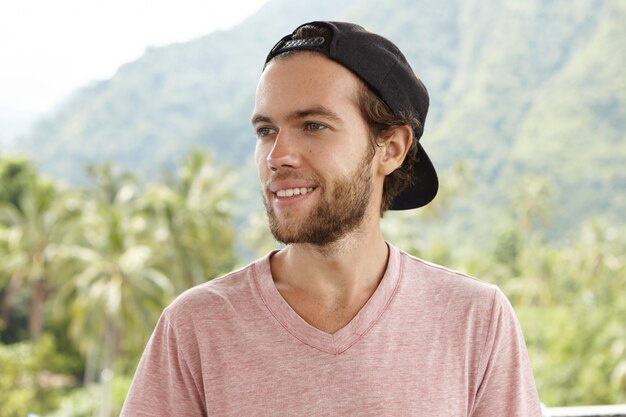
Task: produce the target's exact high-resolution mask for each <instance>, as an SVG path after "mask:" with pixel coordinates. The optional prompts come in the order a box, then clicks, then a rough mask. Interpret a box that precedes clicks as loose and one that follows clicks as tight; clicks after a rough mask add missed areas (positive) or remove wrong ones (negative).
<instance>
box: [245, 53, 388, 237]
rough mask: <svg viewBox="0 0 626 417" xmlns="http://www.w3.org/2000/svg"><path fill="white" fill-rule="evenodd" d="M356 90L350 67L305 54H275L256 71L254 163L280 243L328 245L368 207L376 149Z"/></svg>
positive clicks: (355, 223) (357, 223)
mask: <svg viewBox="0 0 626 417" xmlns="http://www.w3.org/2000/svg"><path fill="white" fill-rule="evenodd" d="M358 87H359V81H358V79H357V78H356V76H355V75H354V74H352V73H351V72H350V71H349V70H348V69H346V68H344V67H343V66H341V65H339V64H337V63H335V62H333V61H331V60H329V59H327V58H326V57H324V56H322V55H319V54H316V53H308V52H304V53H297V54H295V55H292V56H289V57H285V58H279V59H275V60H274V61H272V62H271V63H270V64H269V65H268V67H267V68H266V69H265V71H264V73H263V75H262V76H261V79H260V81H259V85H258V88H257V94H256V106H255V110H254V115H253V120H252V122H253V125H254V128H255V130H256V132H257V138H258V139H257V146H256V161H257V166H258V170H259V177H260V179H261V189H262V194H263V200H264V203H265V207H266V210H267V213H268V218H269V222H270V229H271V230H272V233H273V234H274V237H275V238H276V239H277V240H278V241H281V242H283V243H311V244H316V245H326V244H329V243H332V242H334V241H336V240H338V239H339V238H341V237H342V236H344V235H345V234H346V233H349V232H351V231H353V230H355V229H356V228H358V227H359V226H360V225H361V223H362V221H363V218H364V216H365V213H366V212H367V211H368V210H369V209H371V207H372V202H371V199H372V189H373V185H372V178H373V171H372V163H371V161H372V157H373V155H374V152H373V150H372V149H371V147H370V144H369V139H368V134H369V133H368V127H367V124H366V123H365V120H364V118H363V116H362V115H361V112H360V110H359V107H358V104H357V91H358ZM375 207H377V206H375Z"/></svg>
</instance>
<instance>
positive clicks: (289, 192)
mask: <svg viewBox="0 0 626 417" xmlns="http://www.w3.org/2000/svg"><path fill="white" fill-rule="evenodd" d="M312 191H313V187H309V188H306V187H302V188H287V189H284V190H278V191H276V192H275V193H274V194H276V196H278V197H293V196H294V195H304V194H308V193H310V192H312Z"/></svg>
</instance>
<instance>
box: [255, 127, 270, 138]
mask: <svg viewBox="0 0 626 417" xmlns="http://www.w3.org/2000/svg"><path fill="white" fill-rule="evenodd" d="M272 133H273V129H272V128H270V127H259V128H258V129H257V130H256V135H257V137H259V138H264V137H266V136H269V135H271V134H272Z"/></svg>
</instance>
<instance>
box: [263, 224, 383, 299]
mask: <svg viewBox="0 0 626 417" xmlns="http://www.w3.org/2000/svg"><path fill="white" fill-rule="evenodd" d="M368 224H369V225H370V227H366V225H368ZM388 252H389V249H388V247H387V245H386V243H385V241H384V240H383V238H382V235H381V233H380V227H379V222H364V223H363V224H362V226H361V227H360V228H358V229H357V230H355V231H353V232H351V233H350V234H348V235H346V236H344V237H343V238H341V239H340V240H339V241H337V242H334V243H332V244H330V245H326V246H323V247H320V246H316V245H310V244H292V245H288V246H287V247H286V248H285V249H283V250H282V251H280V252H279V253H277V254H275V255H274V256H273V257H272V258H271V261H270V262H271V266H272V274H273V278H274V282H275V283H276V286H277V288H278V289H279V290H281V289H297V290H299V291H302V292H304V293H308V294H310V295H313V296H317V297H325V296H329V297H333V298H337V297H338V298H341V299H344V300H346V299H350V298H351V297H352V295H353V294H363V292H364V291H365V292H369V293H370V295H371V293H373V292H374V290H375V289H376V287H377V286H378V283H379V282H380V280H381V279H382V276H383V274H384V271H385V269H386V266H387V258H388Z"/></svg>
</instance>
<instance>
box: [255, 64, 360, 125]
mask: <svg viewBox="0 0 626 417" xmlns="http://www.w3.org/2000/svg"><path fill="white" fill-rule="evenodd" d="M360 85H361V81H360V79H359V78H358V77H357V76H356V75H354V74H353V73H352V72H351V71H350V70H348V69H347V68H345V67H344V66H342V65H340V64H338V63H336V62H334V61H332V60H330V59H328V58H326V57H325V56H323V55H321V54H319V53H315V52H298V53H295V54H290V55H287V56H281V57H278V58H275V59H274V60H272V61H271V62H270V63H269V64H268V66H267V67H266V68H265V71H264V72H263V74H262V75H261V78H260V80H259V84H258V87H257V91H256V101H255V112H256V113H265V112H268V111H281V110H283V109H284V110H286V111H290V110H293V107H294V106H295V107H298V106H311V105H321V106H325V107H329V108H330V107H333V108H336V107H342V106H356V105H357V97H358V91H359V88H360Z"/></svg>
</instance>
